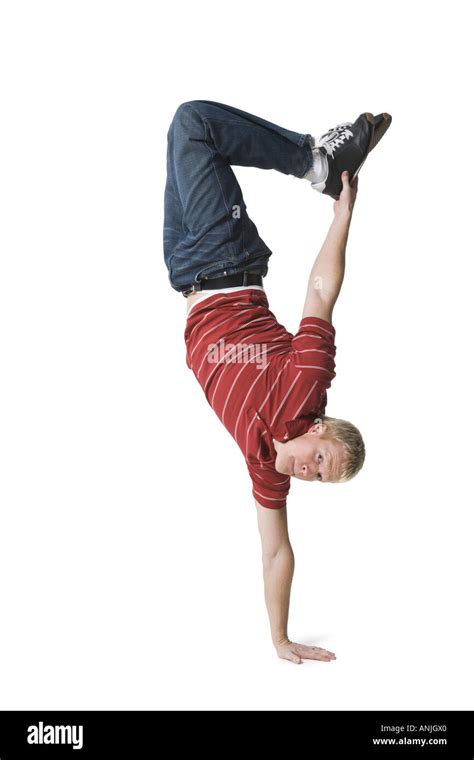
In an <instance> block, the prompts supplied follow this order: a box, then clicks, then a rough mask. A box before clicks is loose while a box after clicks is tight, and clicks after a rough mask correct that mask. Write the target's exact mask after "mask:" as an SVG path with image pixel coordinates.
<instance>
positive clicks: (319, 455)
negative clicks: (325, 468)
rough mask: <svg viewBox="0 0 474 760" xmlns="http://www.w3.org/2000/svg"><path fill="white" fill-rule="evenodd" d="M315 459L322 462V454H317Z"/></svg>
mask: <svg viewBox="0 0 474 760" xmlns="http://www.w3.org/2000/svg"><path fill="white" fill-rule="evenodd" d="M317 461H318V462H322V461H323V455H322V454H318V456H317Z"/></svg>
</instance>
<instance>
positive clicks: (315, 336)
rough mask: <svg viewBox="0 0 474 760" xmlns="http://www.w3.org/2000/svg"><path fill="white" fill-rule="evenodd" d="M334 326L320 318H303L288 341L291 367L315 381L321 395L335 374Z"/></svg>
mask: <svg viewBox="0 0 474 760" xmlns="http://www.w3.org/2000/svg"><path fill="white" fill-rule="evenodd" d="M335 337H336V330H335V329H334V326H333V325H332V324H331V323H330V322H327V321H326V320H325V319H321V318H320V317H304V318H303V319H302V320H301V322H300V326H299V329H298V332H297V333H296V335H294V337H293V340H292V341H291V350H290V353H289V358H290V361H291V365H292V369H293V370H301V371H302V372H303V374H310V375H311V378H314V380H317V381H318V386H319V392H320V394H321V396H323V395H324V393H325V391H326V389H327V388H329V386H330V385H331V382H332V380H333V379H334V377H335V376H336V372H335V367H336V362H335V356H336V345H335V343H334V339H335Z"/></svg>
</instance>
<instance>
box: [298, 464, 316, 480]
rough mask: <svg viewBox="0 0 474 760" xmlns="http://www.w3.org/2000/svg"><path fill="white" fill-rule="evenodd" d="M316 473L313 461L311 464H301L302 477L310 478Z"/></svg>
mask: <svg viewBox="0 0 474 760" xmlns="http://www.w3.org/2000/svg"><path fill="white" fill-rule="evenodd" d="M315 474H316V465H315V463H311V464H306V463H305V464H302V465H301V467H300V475H301V477H303V478H311V477H313V475H315Z"/></svg>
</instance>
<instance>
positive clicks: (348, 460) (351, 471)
mask: <svg viewBox="0 0 474 760" xmlns="http://www.w3.org/2000/svg"><path fill="white" fill-rule="evenodd" d="M320 419H321V422H324V423H325V424H326V425H327V431H326V432H325V433H324V435H322V436H321V438H331V439H332V440H333V441H339V442H340V443H342V446H343V448H344V451H345V457H344V462H343V467H342V473H341V477H340V478H338V480H337V482H338V483H344V482H346V481H347V480H351V478H353V477H354V475H357V473H358V472H359V470H361V469H362V465H363V464H364V460H365V444H364V440H363V438H362V436H361V434H360V430H358V429H357V428H356V426H355V425H353V424H352V422H348V421H347V420H340V419H338V418H337V417H327V416H326V415H323V416H322V417H321V418H320Z"/></svg>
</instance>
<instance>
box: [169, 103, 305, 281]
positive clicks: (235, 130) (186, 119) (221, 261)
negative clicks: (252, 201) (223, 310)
mask: <svg viewBox="0 0 474 760" xmlns="http://www.w3.org/2000/svg"><path fill="white" fill-rule="evenodd" d="M310 138H311V135H310V134H301V133H298V132H290V131H289V130H288V129H284V128H283V127H279V126H277V125H276V124H272V123H271V122H269V121H265V120H264V119H261V118H259V117H258V116H253V115H252V114H250V113H246V112H245V111H240V110H239V109H238V108H232V107H231V106H227V105H224V104H223V103H216V102H214V101H211V100H191V101H189V102H187V103H182V104H181V105H180V106H179V107H178V109H177V111H176V113H175V115H174V117H173V120H172V122H171V125H170V127H169V130H168V151H167V178H166V187H165V198H164V230H163V247H164V256H165V263H166V266H167V268H168V274H169V281H170V283H171V285H172V287H173V288H174V289H175V290H177V291H183V290H186V289H187V288H188V287H189V286H191V285H193V284H196V283H200V282H201V283H202V281H203V280H205V279H206V278H212V277H222V276H223V275H225V274H227V275H232V274H236V273H239V272H244V271H251V272H258V273H260V274H261V275H262V276H265V275H266V274H267V272H268V259H269V257H270V256H271V255H272V251H271V250H270V249H269V248H268V246H267V245H266V244H265V243H264V241H263V240H262V238H261V237H260V236H259V234H258V230H257V227H256V226H255V224H254V223H253V222H252V220H251V219H250V217H249V216H248V214H247V209H246V205H245V202H244V199H243V196H242V190H241V189H240V185H239V183H238V181H237V178H236V176H235V174H234V172H233V171H232V168H231V167H232V165H234V166H255V167H257V168H259V169H276V170H277V171H279V172H282V173H283V174H292V175H294V176H295V177H303V175H304V174H305V173H306V172H307V171H308V170H309V169H310V168H311V166H312V152H311V144H310ZM202 284H203V283H202Z"/></svg>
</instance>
